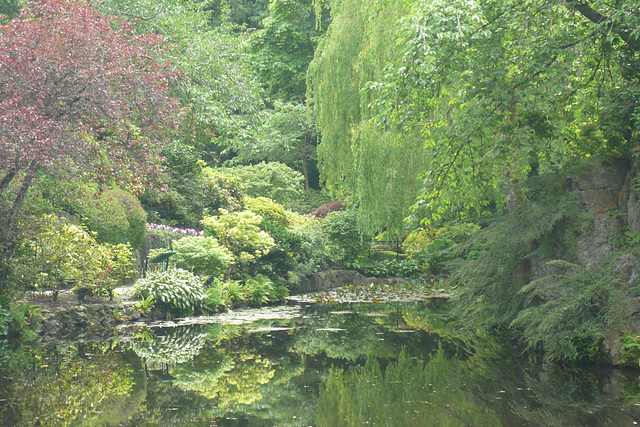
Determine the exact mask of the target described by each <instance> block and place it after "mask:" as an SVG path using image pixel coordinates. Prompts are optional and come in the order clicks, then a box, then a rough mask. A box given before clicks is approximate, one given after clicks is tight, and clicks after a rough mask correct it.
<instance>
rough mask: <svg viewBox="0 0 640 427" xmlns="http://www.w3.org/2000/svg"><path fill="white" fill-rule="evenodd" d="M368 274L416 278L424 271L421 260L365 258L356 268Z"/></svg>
mask: <svg viewBox="0 0 640 427" xmlns="http://www.w3.org/2000/svg"><path fill="white" fill-rule="evenodd" d="M355 269H356V270H358V271H361V272H362V273H363V274H365V275H366V276H374V277H403V278H405V279H416V278H418V277H420V276H421V275H422V273H423V271H422V268H421V266H420V262H419V261H417V260H413V259H404V258H399V259H383V260H379V261H373V260H369V259H367V260H364V262H362V263H361V264H360V265H358V266H357V268H355Z"/></svg>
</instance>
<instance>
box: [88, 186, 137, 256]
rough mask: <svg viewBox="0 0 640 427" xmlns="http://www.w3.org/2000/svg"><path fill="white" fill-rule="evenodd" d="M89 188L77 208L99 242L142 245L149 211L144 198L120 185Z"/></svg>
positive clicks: (135, 247) (134, 246)
mask: <svg viewBox="0 0 640 427" xmlns="http://www.w3.org/2000/svg"><path fill="white" fill-rule="evenodd" d="M93 190H95V189H93V188H91V187H87V189H86V190H85V191H84V194H83V195H82V196H81V198H80V199H79V200H78V201H77V210H78V212H79V213H80V214H81V215H82V220H83V223H84V224H86V225H87V227H88V228H89V230H91V231H93V232H95V233H97V237H96V239H97V240H98V242H106V243H111V244H114V245H115V244H124V243H128V244H130V245H131V246H132V247H133V248H134V249H137V248H139V247H140V246H142V243H143V241H144V236H145V233H146V230H147V214H146V212H145V211H144V209H142V206H141V205H140V201H139V200H138V199H137V198H136V197H135V196H133V195H132V194H131V193H128V192H126V191H124V190H121V189H119V188H112V189H110V190H107V191H104V192H101V193H94V191H93Z"/></svg>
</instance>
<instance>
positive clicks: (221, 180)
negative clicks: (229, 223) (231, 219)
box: [202, 167, 244, 215]
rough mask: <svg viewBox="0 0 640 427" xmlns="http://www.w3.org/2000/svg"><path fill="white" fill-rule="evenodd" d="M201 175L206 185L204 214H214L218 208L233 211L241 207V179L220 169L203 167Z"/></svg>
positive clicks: (242, 192)
mask: <svg viewBox="0 0 640 427" xmlns="http://www.w3.org/2000/svg"><path fill="white" fill-rule="evenodd" d="M202 173H203V176H204V178H205V182H206V187H205V192H204V198H205V212H204V213H205V215H215V214H217V213H218V212H219V211H220V209H225V210H226V211H230V212H234V211H239V210H242V209H243V203H242V199H243V195H244V190H243V184H242V180H241V179H240V178H239V177H238V176H236V175H234V174H233V173H228V172H225V171H224V170H222V169H213V168H209V167H207V168H204V169H203V171H202Z"/></svg>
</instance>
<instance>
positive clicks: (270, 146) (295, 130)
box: [232, 102, 318, 189]
mask: <svg viewBox="0 0 640 427" xmlns="http://www.w3.org/2000/svg"><path fill="white" fill-rule="evenodd" d="M317 144H318V134H317V131H316V126H315V120H314V117H313V113H312V111H311V110H310V109H309V108H307V107H306V106H305V105H303V104H297V103H282V102H276V103H275V106H274V108H273V109H268V108H265V109H264V110H261V111H260V112H259V113H258V118H257V124H256V127H255V128H254V134H253V135H252V137H251V138H249V139H246V140H242V141H240V140H238V141H236V143H235V144H233V145H232V148H233V150H234V152H235V153H236V154H237V157H236V161H240V162H243V163H254V164H255V163H258V162H262V161H267V162H279V163H283V164H285V165H287V166H289V167H290V168H292V169H295V170H297V171H300V172H301V173H302V175H303V176H304V187H305V189H309V188H310V187H311V186H313V187H316V188H317V187H318V183H317V181H316V179H315V174H314V171H315V169H316V168H317V165H316V163H317V156H316V146H317Z"/></svg>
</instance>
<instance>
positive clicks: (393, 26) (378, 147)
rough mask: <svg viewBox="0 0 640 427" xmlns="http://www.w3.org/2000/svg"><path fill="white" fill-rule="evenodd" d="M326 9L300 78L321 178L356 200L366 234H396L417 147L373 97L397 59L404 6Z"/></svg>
mask: <svg viewBox="0 0 640 427" xmlns="http://www.w3.org/2000/svg"><path fill="white" fill-rule="evenodd" d="M330 6H331V10H332V15H333V21H332V24H331V26H330V28H329V30H328V34H327V37H325V38H324V39H323V41H322V42H321V43H320V46H319V47H318V50H317V51H316V56H315V59H314V61H313V62H312V64H311V66H310V70H309V79H308V84H309V94H310V98H311V99H312V100H313V105H314V109H315V114H316V117H317V121H318V126H319V127H320V129H321V130H322V143H321V144H320V145H319V147H318V157H319V159H320V165H319V166H320V170H321V174H322V180H323V181H324V182H325V185H326V186H327V187H328V188H329V189H330V190H332V192H334V194H349V195H350V196H352V197H354V198H355V199H356V200H357V202H358V203H359V205H360V210H359V212H360V218H359V219H360V222H361V225H362V226H363V227H364V229H366V230H367V231H372V232H375V231H380V230H382V229H395V230H399V229H401V228H402V227H403V220H404V218H405V217H406V216H407V215H408V214H409V207H410V206H411V205H412V204H413V202H414V201H415V196H416V194H417V191H418V190H419V188H420V182H419V181H418V180H417V176H418V175H419V173H420V172H422V171H423V167H422V159H423V145H422V142H421V137H420V134H419V132H416V131H411V130H408V129H404V128H403V127H400V126H398V125H397V124H396V123H394V122H393V121H392V120H389V118H388V117H385V115H386V113H387V112H389V110H390V108H391V106H392V104H393V102H394V100H393V99H391V98H387V99H385V102H381V100H380V91H381V88H382V87H383V82H384V80H385V78H386V75H387V74H388V73H389V70H391V69H392V68H393V67H394V64H395V63H397V60H398V50H397V45H398V43H402V38H401V34H400V33H399V30H398V28H399V27H398V23H399V20H400V19H401V18H402V17H403V16H405V15H406V14H407V9H406V2H404V1H401V0H394V1H390V2H383V3H380V2H368V1H362V0H345V1H342V2H333V3H332V4H331V5H330Z"/></svg>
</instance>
